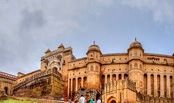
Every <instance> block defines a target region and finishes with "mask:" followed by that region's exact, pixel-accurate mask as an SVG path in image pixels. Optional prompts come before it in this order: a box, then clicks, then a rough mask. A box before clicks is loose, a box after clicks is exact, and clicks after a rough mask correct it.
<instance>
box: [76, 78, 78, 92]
mask: <svg viewBox="0 0 174 103" xmlns="http://www.w3.org/2000/svg"><path fill="white" fill-rule="evenodd" d="M77 90H78V78H76V91H77Z"/></svg>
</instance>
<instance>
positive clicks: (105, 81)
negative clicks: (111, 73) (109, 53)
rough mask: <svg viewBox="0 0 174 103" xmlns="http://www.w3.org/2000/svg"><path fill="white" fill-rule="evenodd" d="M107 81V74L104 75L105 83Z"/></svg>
mask: <svg viewBox="0 0 174 103" xmlns="http://www.w3.org/2000/svg"><path fill="white" fill-rule="evenodd" d="M106 83H107V74H106V75H105V84H106Z"/></svg>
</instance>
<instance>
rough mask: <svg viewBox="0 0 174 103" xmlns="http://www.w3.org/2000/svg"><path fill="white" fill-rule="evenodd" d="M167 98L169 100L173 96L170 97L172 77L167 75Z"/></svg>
mask: <svg viewBox="0 0 174 103" xmlns="http://www.w3.org/2000/svg"><path fill="white" fill-rule="evenodd" d="M166 78H167V97H168V98H170V97H171V95H170V93H171V91H170V90H171V88H170V75H167V77H166Z"/></svg>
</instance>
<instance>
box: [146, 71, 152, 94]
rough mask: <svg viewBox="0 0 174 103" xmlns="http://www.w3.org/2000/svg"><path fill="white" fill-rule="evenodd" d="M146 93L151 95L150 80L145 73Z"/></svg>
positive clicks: (148, 75)
mask: <svg viewBox="0 0 174 103" xmlns="http://www.w3.org/2000/svg"><path fill="white" fill-rule="evenodd" d="M147 94H148V95H151V81H150V74H149V73H148V74H147Z"/></svg>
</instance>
